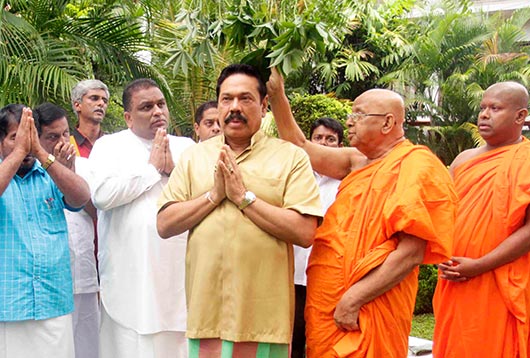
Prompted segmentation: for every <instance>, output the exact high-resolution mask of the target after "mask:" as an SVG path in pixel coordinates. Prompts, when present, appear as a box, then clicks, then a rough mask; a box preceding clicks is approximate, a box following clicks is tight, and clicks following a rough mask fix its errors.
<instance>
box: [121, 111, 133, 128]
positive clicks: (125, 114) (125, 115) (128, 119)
mask: <svg viewBox="0 0 530 358" xmlns="http://www.w3.org/2000/svg"><path fill="white" fill-rule="evenodd" d="M123 118H124V119H125V123H127V128H129V129H130V128H132V127H133V121H132V118H131V114H130V113H129V112H123Z"/></svg>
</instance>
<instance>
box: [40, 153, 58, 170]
mask: <svg viewBox="0 0 530 358" xmlns="http://www.w3.org/2000/svg"><path fill="white" fill-rule="evenodd" d="M53 163H55V156H54V155H53V154H48V159H46V161H45V162H44V164H42V169H44V170H48V168H49V167H50V165H52V164H53Z"/></svg>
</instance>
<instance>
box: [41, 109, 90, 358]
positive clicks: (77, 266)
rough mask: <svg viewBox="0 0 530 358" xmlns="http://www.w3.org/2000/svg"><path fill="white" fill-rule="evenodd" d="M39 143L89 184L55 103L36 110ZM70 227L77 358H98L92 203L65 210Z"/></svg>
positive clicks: (84, 164) (85, 161)
mask: <svg viewBox="0 0 530 358" xmlns="http://www.w3.org/2000/svg"><path fill="white" fill-rule="evenodd" d="M33 116H34V118H35V125H36V127H37V130H38V134H39V141H40V143H41V145H42V147H43V148H44V149H46V151H48V152H49V153H52V154H53V155H54V156H55V159H56V160H57V161H59V162H60V163H61V164H63V165H64V166H65V167H67V168H69V169H71V170H73V171H74V172H75V173H76V174H77V175H79V176H81V177H82V178H83V179H85V181H87V183H90V177H91V175H90V169H89V163H88V159H86V158H83V157H77V158H76V149H75V146H74V145H73V144H71V143H70V142H69V140H70V130H69V128H68V120H67V114H66V111H65V110H64V109H63V108H61V107H59V106H56V105H54V104H52V103H43V104H41V105H39V106H37V107H36V108H35V109H34V110H33ZM64 215H65V217H66V224H67V225H68V246H69V249H70V264H71V268H72V282H73V284H74V312H73V314H72V326H73V333H74V348H75V357H76V358H98V357H99V350H98V346H99V317H100V313H99V302H98V291H99V285H98V273H97V269H96V257H95V256H94V237H95V232H94V231H95V230H94V224H93V219H94V218H95V215H96V212H95V209H94V206H93V205H92V203H90V202H89V203H87V205H86V206H85V208H84V210H81V211H76V212H73V211H69V210H64Z"/></svg>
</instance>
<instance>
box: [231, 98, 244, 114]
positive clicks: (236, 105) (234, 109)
mask: <svg viewBox="0 0 530 358" xmlns="http://www.w3.org/2000/svg"><path fill="white" fill-rule="evenodd" d="M230 112H241V106H240V103H239V100H238V99H237V98H234V99H233V100H232V103H231V104H230Z"/></svg>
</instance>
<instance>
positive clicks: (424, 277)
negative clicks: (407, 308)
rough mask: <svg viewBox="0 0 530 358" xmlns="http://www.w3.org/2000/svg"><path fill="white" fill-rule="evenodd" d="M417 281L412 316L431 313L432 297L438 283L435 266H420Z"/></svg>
mask: <svg viewBox="0 0 530 358" xmlns="http://www.w3.org/2000/svg"><path fill="white" fill-rule="evenodd" d="M418 281H419V283H418V295H417V296H416V305H415V307H414V314H415V315H416V314H423V313H432V312H433V309H432V297H433V295H434V289H435V288H436V282H437V281H438V269H437V268H436V266H434V265H420V274H419V276H418Z"/></svg>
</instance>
